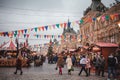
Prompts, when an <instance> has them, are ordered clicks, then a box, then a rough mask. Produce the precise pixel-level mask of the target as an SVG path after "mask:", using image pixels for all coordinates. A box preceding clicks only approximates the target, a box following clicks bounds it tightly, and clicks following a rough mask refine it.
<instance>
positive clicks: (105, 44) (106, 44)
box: [96, 42, 118, 47]
mask: <svg viewBox="0 0 120 80" xmlns="http://www.w3.org/2000/svg"><path fill="white" fill-rule="evenodd" d="M96 45H97V46H99V47H118V44H114V43H105V42H97V43H96Z"/></svg>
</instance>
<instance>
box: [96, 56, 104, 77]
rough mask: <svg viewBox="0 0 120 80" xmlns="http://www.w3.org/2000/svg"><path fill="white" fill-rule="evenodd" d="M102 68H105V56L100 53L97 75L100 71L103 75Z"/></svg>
mask: <svg viewBox="0 0 120 80" xmlns="http://www.w3.org/2000/svg"><path fill="white" fill-rule="evenodd" d="M104 69H105V58H104V56H103V55H101V56H100V66H99V71H98V75H99V76H100V74H101V72H102V77H104Z"/></svg>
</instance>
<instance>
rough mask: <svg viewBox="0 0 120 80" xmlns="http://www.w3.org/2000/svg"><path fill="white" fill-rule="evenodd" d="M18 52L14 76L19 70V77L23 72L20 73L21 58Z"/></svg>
mask: <svg viewBox="0 0 120 80" xmlns="http://www.w3.org/2000/svg"><path fill="white" fill-rule="evenodd" d="M20 54H21V53H20V51H19V55H18V58H17V59H16V71H15V72H14V74H17V70H20V75H22V73H23V71H22V56H21V55H20Z"/></svg>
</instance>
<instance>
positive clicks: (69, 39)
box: [61, 21, 77, 51]
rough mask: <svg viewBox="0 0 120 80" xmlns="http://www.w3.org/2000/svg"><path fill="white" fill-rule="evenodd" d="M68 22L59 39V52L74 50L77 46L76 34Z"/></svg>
mask: <svg viewBox="0 0 120 80" xmlns="http://www.w3.org/2000/svg"><path fill="white" fill-rule="evenodd" d="M70 24H71V23H70V22H69V21H68V24H67V28H64V30H63V33H62V39H61V50H62V51H63V50H69V49H75V48H76V44H77V33H76V32H75V30H74V29H73V28H71V26H70Z"/></svg>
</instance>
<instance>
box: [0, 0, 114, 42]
mask: <svg viewBox="0 0 120 80" xmlns="http://www.w3.org/2000/svg"><path fill="white" fill-rule="evenodd" d="M102 2H103V4H105V6H106V7H109V5H110V4H111V3H113V2H114V0H102ZM90 4H91V0H0V31H13V30H20V29H28V28H34V27H38V26H46V25H53V24H57V23H63V22H67V21H68V18H69V20H70V21H71V22H72V21H76V20H80V19H81V17H82V16H83V12H84V11H85V9H86V8H87V7H89V6H90ZM73 28H74V29H75V30H76V31H77V30H79V26H78V25H75V26H74V27H73ZM62 31H63V30H62V29H53V30H48V31H42V32H39V34H62ZM8 40H9V39H8V38H6V37H5V38H3V37H0V43H2V42H3V41H8ZM21 41H22V40H21ZM48 41H49V40H34V43H33V40H29V42H30V44H36V43H40V44H41V43H46V42H48ZM31 42H32V43H31Z"/></svg>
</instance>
